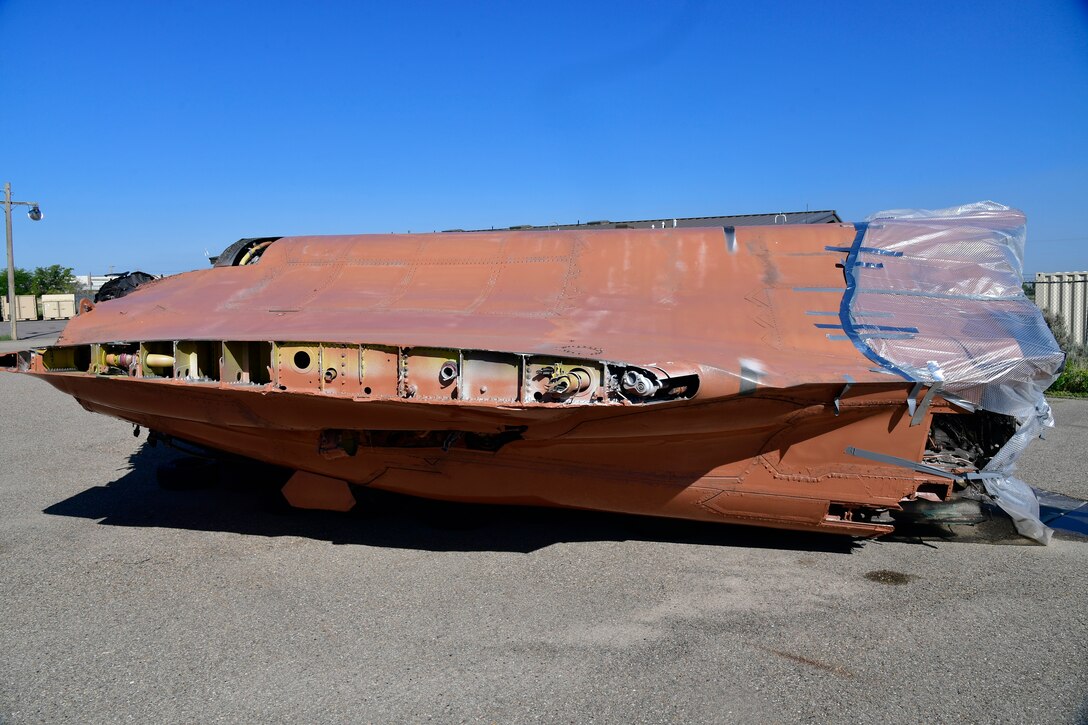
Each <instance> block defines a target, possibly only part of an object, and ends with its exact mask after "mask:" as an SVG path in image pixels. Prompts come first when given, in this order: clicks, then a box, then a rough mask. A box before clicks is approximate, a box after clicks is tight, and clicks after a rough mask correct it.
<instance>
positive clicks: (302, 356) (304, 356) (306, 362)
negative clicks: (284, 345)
mask: <svg viewBox="0 0 1088 725" xmlns="http://www.w3.org/2000/svg"><path fill="white" fill-rule="evenodd" d="M293 361H294V363H295V367H296V368H298V369H299V370H305V369H306V368H308V367H310V353H308V352H306V351H305V350H299V351H298V352H296V353H295V357H294V358H293Z"/></svg>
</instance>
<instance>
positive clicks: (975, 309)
mask: <svg viewBox="0 0 1088 725" xmlns="http://www.w3.org/2000/svg"><path fill="white" fill-rule="evenodd" d="M1024 239H1025V221H1024V215H1023V213H1022V212H1020V211H1018V210H1016V209H1011V208H1009V207H1007V206H1004V205H1001V204H997V203H994V202H989V201H987V202H979V203H976V204H969V205H966V206H959V207H952V208H949V209H940V210H935V211H931V210H923V209H896V210H891V211H884V212H879V213H877V214H874V215H872V216H870V217H869V219H868V223H867V224H866V225H859V233H858V238H857V240H856V241H855V243H854V246H853V247H852V248H851V253H850V255H849V256H848V259H847V267H848V269H847V271H848V273H849V274H848V279H850V281H851V282H852V284H850V285H848V290H847V296H846V300H845V302H844V305H845V306H846V307H847V310H848V315H847V317H848V319H847V320H845V321H844V322H845V324H844V327H845V328H846V332H847V334H848V335H849V336H850V337H851V339H853V341H854V343H855V345H857V346H858V349H859V350H861V351H862V352H863V353H865V354H866V355H867V356H868V357H869V359H870V360H872V361H873V362H874V363H875V365H874V367H875V368H877V369H881V370H885V371H887V372H890V373H893V374H897V375H901V376H903V377H904V378H906V379H907V380H912V381H917V382H922V383H926V384H930V385H940V386H941V390H942V393H944V394H946V395H948V396H949V397H950V399H957V398H958V399H960V400H961V401H963V402H966V403H969V404H970V405H972V406H974V407H977V408H982V409H985V410H990V411H993V412H995V413H1003V414H1005V415H1011V416H1014V417H1016V418H1017V420H1018V421H1019V428H1018V430H1017V433H1016V435H1014V436H1013V437H1012V439H1010V440H1009V441H1008V442H1007V443H1006V444H1005V446H1004V447H1003V448H1002V449H1001V451H1000V452H998V454H997V455H996V456H994V457H993V459H992V460H991V461H990V463H989V464H987V466H986V469H985V471H984V476H983V485H984V486H985V488H986V490H987V492H988V493H989V494H990V496H992V497H993V498H994V501H995V502H996V503H997V504H998V505H999V506H1001V507H1002V508H1003V509H1004V510H1005V511H1006V512H1008V513H1009V515H1010V516H1012V518H1013V520H1014V522H1015V523H1016V526H1017V530H1018V531H1019V532H1020V533H1021V534H1024V535H1025V536H1029V537H1031V538H1033V539H1036V540H1038V541H1042V542H1044V543H1045V542H1046V541H1048V540H1049V538H1050V534H1051V531H1050V529H1048V528H1047V527H1046V526H1044V525H1043V524H1042V522H1041V521H1040V520H1039V504H1038V501H1037V499H1036V498H1035V495H1034V493H1033V492H1032V490H1031V488H1030V487H1029V486H1028V485H1027V484H1026V483H1024V482H1023V481H1021V480H1019V479H1017V478H1015V477H1014V476H1013V475H1012V472H1013V465H1014V463H1015V461H1016V459H1017V458H1018V457H1019V455H1020V453H1021V452H1023V450H1024V448H1026V447H1027V444H1028V443H1029V442H1030V441H1031V440H1032V439H1034V438H1035V437H1036V436H1038V435H1039V434H1040V433H1041V432H1042V430H1043V429H1044V428H1045V427H1048V426H1053V425H1054V419H1053V416H1052V415H1051V412H1050V406H1049V405H1048V404H1047V402H1046V399H1045V398H1044V396H1043V391H1044V390H1046V389H1047V388H1048V387H1049V386H1050V384H1051V383H1052V382H1053V381H1054V379H1055V378H1056V377H1057V375H1058V373H1059V372H1060V371H1061V369H1062V365H1063V364H1064V361H1065V355H1064V353H1062V351H1061V348H1059V347H1058V344H1057V342H1056V341H1055V340H1054V336H1053V335H1052V334H1051V332H1050V329H1049V328H1048V327H1047V325H1046V322H1045V321H1044V320H1043V317H1042V314H1041V313H1040V312H1039V309H1038V308H1037V307H1036V306H1035V304H1034V303H1032V302H1031V301H1030V300H1029V299H1027V297H1026V296H1025V295H1024V292H1023V288H1022V284H1023V276H1022V275H1023V259H1024ZM851 277H852V279H851Z"/></svg>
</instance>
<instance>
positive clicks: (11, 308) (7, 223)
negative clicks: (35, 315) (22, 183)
mask: <svg viewBox="0 0 1088 725" xmlns="http://www.w3.org/2000/svg"><path fill="white" fill-rule="evenodd" d="M13 206H29V207H30V211H28V212H27V213H26V215H27V216H28V217H30V220H31V221H34V222H39V221H41V220H42V216H43V215H42V210H41V208H40V207H39V206H38V202H36V201H12V200H11V182H4V228H5V230H6V231H7V235H8V314H9V315H11V339H12V340H18V339H19V331H18V328H17V327H16V322H15V318H16V317H18V316H19V312H18V310H17V309H16V308H15V252H14V250H13V247H12V243H11V207H13Z"/></svg>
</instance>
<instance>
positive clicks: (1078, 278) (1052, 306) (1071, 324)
mask: <svg viewBox="0 0 1088 725" xmlns="http://www.w3.org/2000/svg"><path fill="white" fill-rule="evenodd" d="M1035 304H1037V305H1038V306H1039V309H1042V310H1046V311H1047V312H1051V313H1054V314H1058V315H1061V318H1062V321H1063V322H1064V323H1065V329H1066V330H1068V331H1069V335H1070V337H1071V338H1072V340H1073V343H1074V344H1076V345H1088V272H1039V273H1037V274H1036V275H1035Z"/></svg>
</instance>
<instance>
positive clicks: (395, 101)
mask: <svg viewBox="0 0 1088 725" xmlns="http://www.w3.org/2000/svg"><path fill="white" fill-rule="evenodd" d="M0 48H2V56H0V57H2V59H3V60H2V62H3V74H4V88H3V95H2V98H3V102H2V105H0V132H2V134H3V140H4V141H3V148H2V150H0V181H4V180H10V181H11V182H12V183H13V185H14V189H15V195H16V197H17V198H20V199H30V200H36V201H40V202H41V203H42V206H43V209H44V211H45V213H46V218H45V221H43V222H40V223H33V222H30V221H29V220H28V219H27V218H26V216H25V215H22V214H20V215H19V216H18V217H17V218H16V219H15V242H16V262H17V264H18V265H19V266H22V267H34V266H38V265H45V264H52V263H60V264H64V265H66V266H72V267H75V269H76V271H77V272H78V273H81V274H86V273H88V272H93V273H103V272H105V271H107V269H108V268H110V267H113V268H114V269H115V270H126V269H135V268H140V269H143V270H145V271H149V272H156V273H169V272H179V271H183V270H186V269H193V268H199V267H203V266H205V265H206V264H207V262H206V260H205V259H204V251H205V250H208V251H210V252H211V253H212V254H215V253H217V252H219V251H220V250H221V249H222V248H223V247H225V246H226V245H227V244H228V243H230V242H231V241H233V240H235V239H237V238H239V237H246V236H263V235H289V234H307V233H351V232H388V231H407V230H411V231H431V230H435V229H438V230H441V229H447V228H455V227H462V228H479V227H488V226H492V225H494V226H509V225H512V224H529V223H534V224H547V223H551V222H573V221H576V220H579V219H580V220H583V221H585V220H589V219H639V218H650V217H666V216H669V217H672V216H703V215H714V214H737V213H753V212H776V211H786V210H797V209H804V208H805V207H806V206H808V207H810V208H812V209H826V208H832V209H836V210H838V211H839V213H840V215H841V216H843V218H845V219H848V220H854V219H860V218H862V217H864V216H866V215H868V214H870V213H872V212H874V211H877V210H881V209H888V208H899V207H929V208H934V207H944V206H951V205H955V204H960V203H965V202H971V201H977V200H982V199H993V200H996V201H1000V202H1002V203H1005V204H1009V205H1012V206H1016V207H1019V208H1021V209H1024V210H1025V211H1026V212H1027V214H1028V255H1027V269H1028V271H1029V272H1035V271H1058V270H1071V269H1079V270H1083V269H1088V213H1086V209H1085V195H1086V193H1088V8H1086V6H1085V4H1084V3H1083V2H1075V1H1071V0H1070V1H1058V0H1055V1H1053V2H1046V1H1045V0H1041V1H1040V2H1005V1H1002V0H998V1H996V2H989V3H949V2H939V3H938V2H935V3H928V4H923V3H917V4H915V3H877V2H858V3H853V4H850V3H843V4H839V3H827V2H822V3H812V2H783V3H755V2H743V3H726V2H692V3H686V4H685V3H682V2H675V3H670V2H611V3H592V2H577V3H563V2H549V3H513V2H502V3H499V2H495V3H491V4H487V3H472V2H468V3H466V2H457V3H452V2H444V3H437V2H435V3H400V2H397V3H392V2H390V3H382V4H369V3H363V2H335V1H326V2H313V3H299V2H291V3H288V2H276V1H272V0H268V1H264V2H248V3H242V2H214V3H213V2H169V3H168V2H148V3H137V2H130V3H119V2H117V3H115V2H104V3H103V2H98V3H91V2H85V1H82V2H74V1H69V0H57V1H55V2H54V1H51V2H33V1H31V0H3V1H2V2H0Z"/></svg>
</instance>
